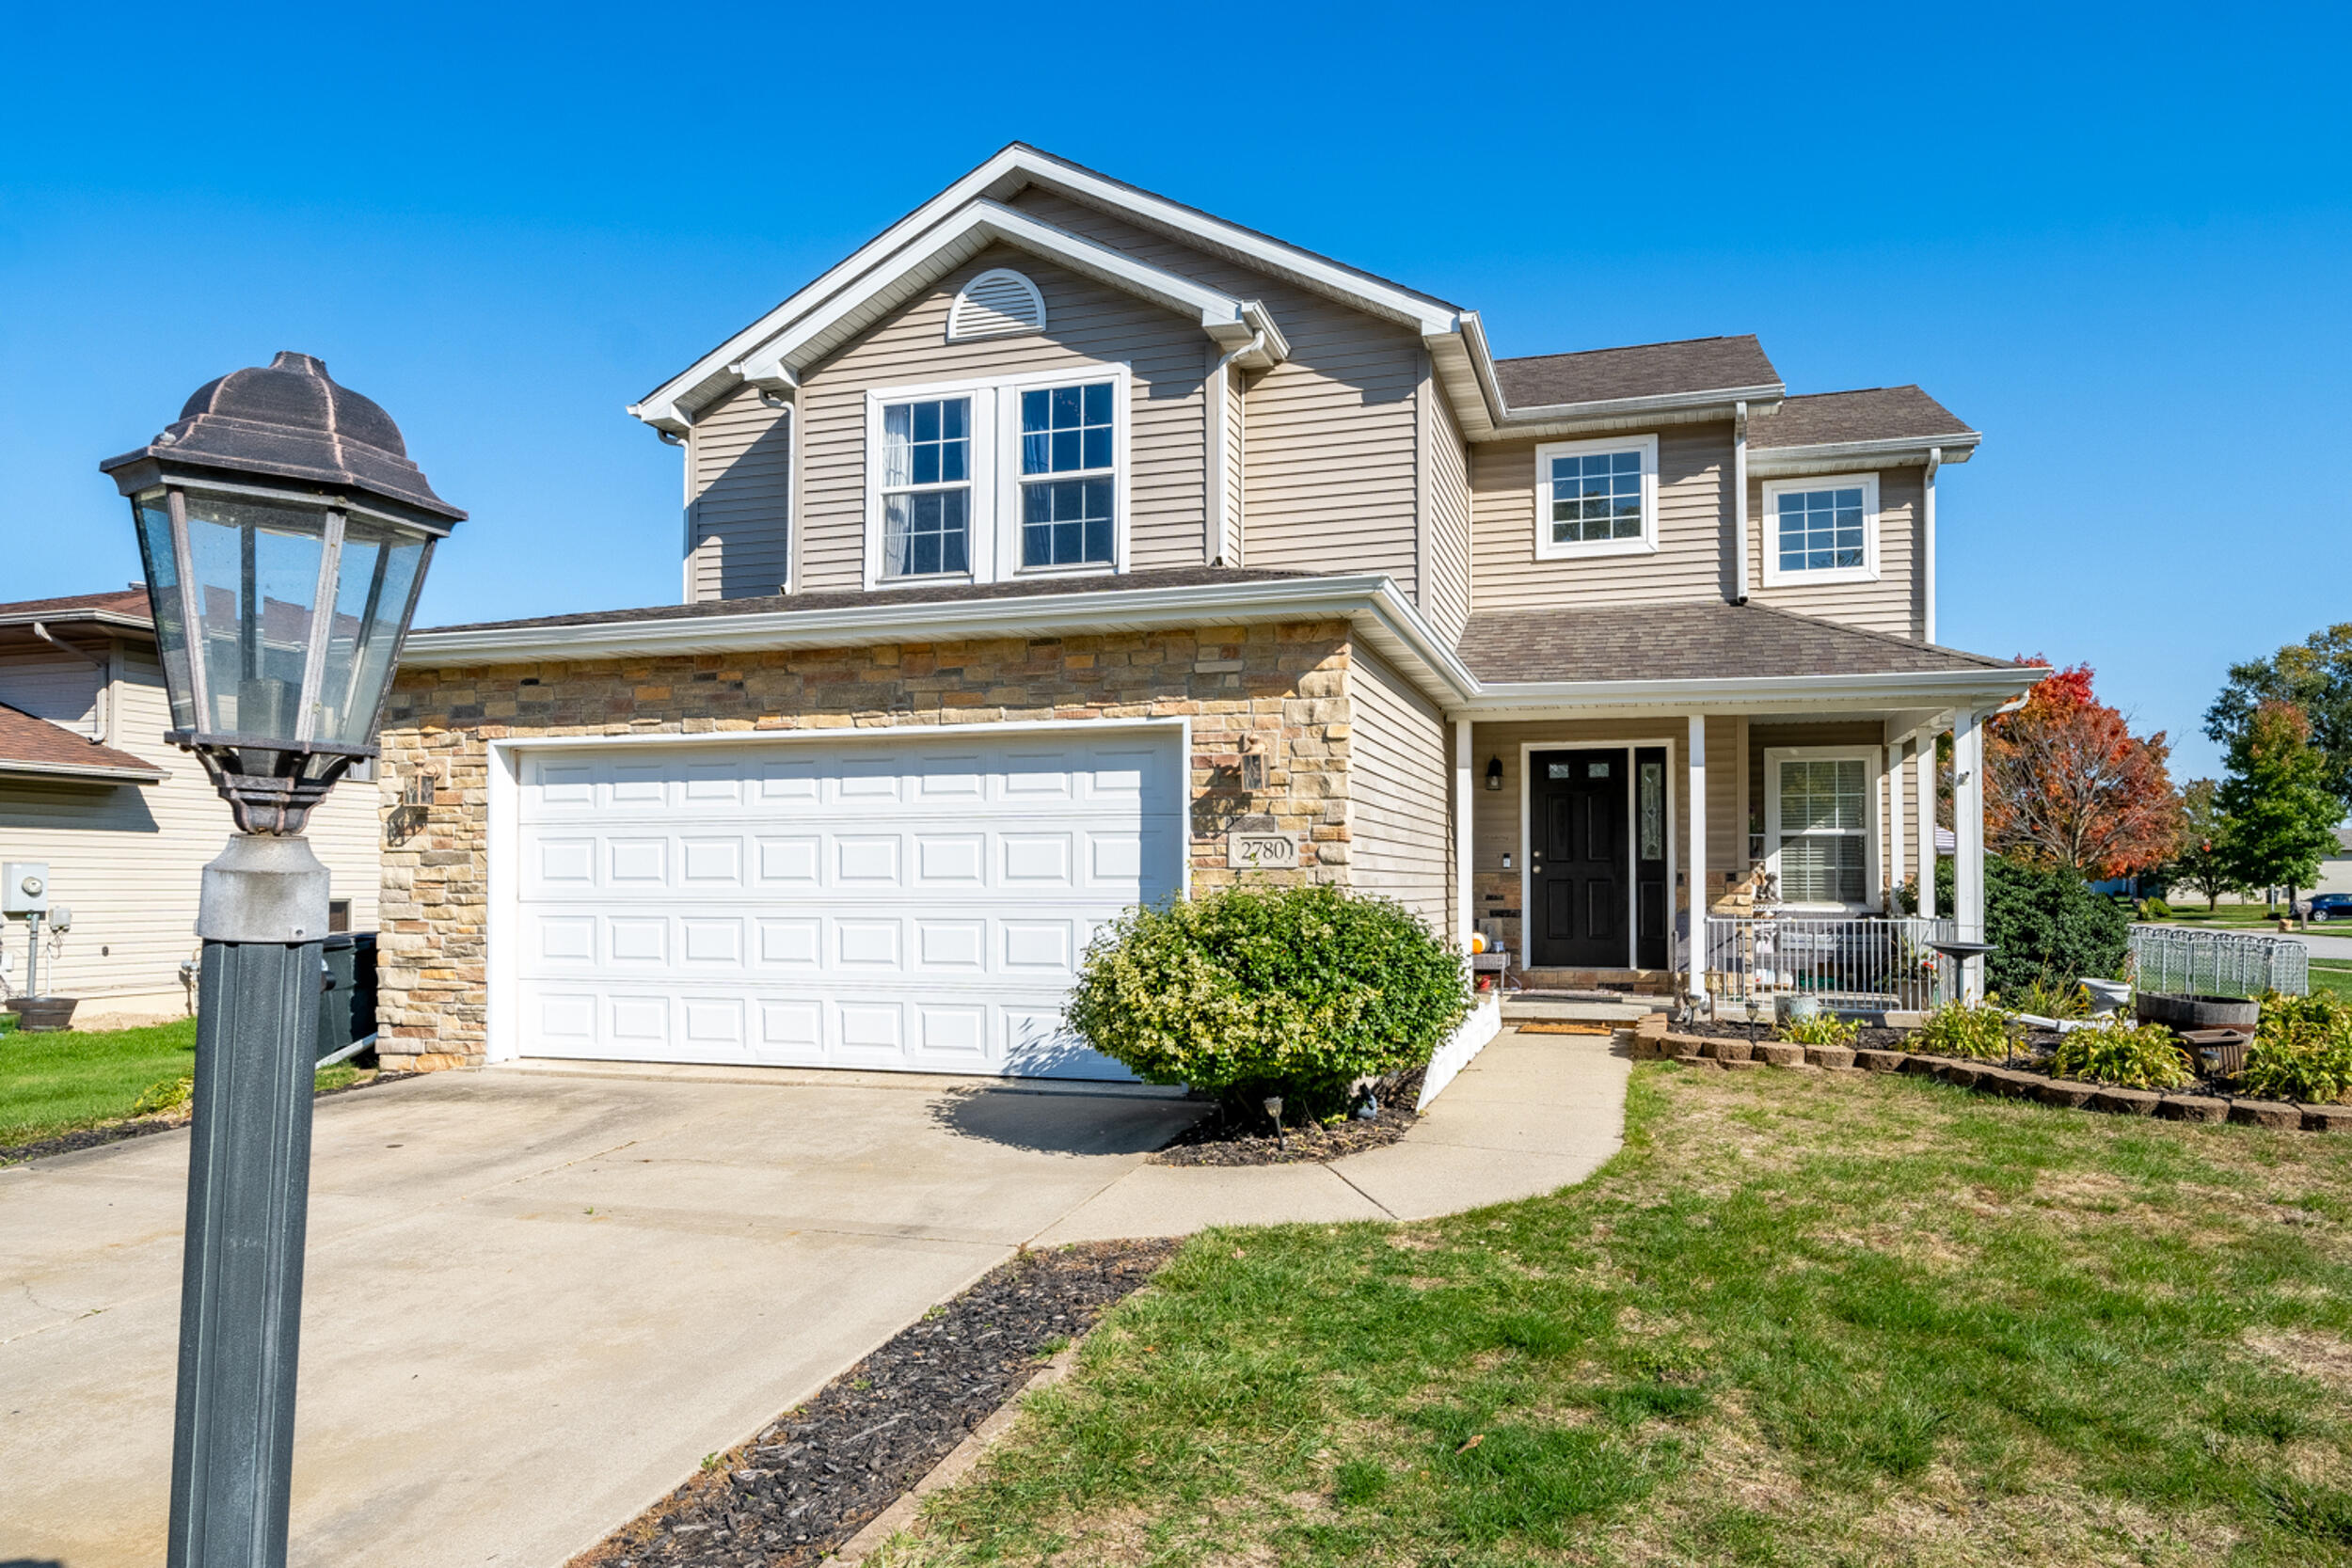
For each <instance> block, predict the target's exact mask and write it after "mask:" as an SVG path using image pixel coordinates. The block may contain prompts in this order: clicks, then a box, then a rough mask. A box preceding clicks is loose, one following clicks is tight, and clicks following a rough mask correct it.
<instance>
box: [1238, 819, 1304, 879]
mask: <svg viewBox="0 0 2352 1568" xmlns="http://www.w3.org/2000/svg"><path fill="white" fill-rule="evenodd" d="M1225 863H1226V864H1227V865H1230V866H1232V868H1233V869H1234V870H1236V871H1286V870H1289V869H1291V868H1292V867H1294V866H1295V865H1296V864H1297V863H1298V838H1297V835H1295V834H1294V833H1286V832H1282V830H1281V829H1279V828H1278V827H1276V826H1275V825H1274V818H1273V817H1271V816H1245V817H1243V818H1242V819H1241V820H1240V821H1238V822H1236V823H1234V824H1233V826H1232V831H1231V832H1228V833H1227V834H1226V835H1225Z"/></svg>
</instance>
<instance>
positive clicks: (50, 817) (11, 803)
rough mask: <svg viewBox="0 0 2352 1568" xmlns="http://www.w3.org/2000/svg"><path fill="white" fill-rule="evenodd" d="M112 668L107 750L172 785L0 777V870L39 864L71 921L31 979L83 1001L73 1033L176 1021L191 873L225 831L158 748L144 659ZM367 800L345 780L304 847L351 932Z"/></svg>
mask: <svg viewBox="0 0 2352 1568" xmlns="http://www.w3.org/2000/svg"><path fill="white" fill-rule="evenodd" d="M117 667H118V670H119V672H120V675H119V678H118V680H117V681H116V683H115V685H114V687H113V689H112V693H111V700H112V702H113V703H114V704H115V705H116V707H117V712H118V723H117V725H116V729H115V741H114V744H115V745H116V746H117V747H118V748H119V749H120V750H122V751H126V752H130V753H131V754H132V755H133V756H135V757H139V758H141V759H143V760H145V761H147V762H150V763H152V764H154V765H155V766H156V767H157V768H162V769H164V770H165V771H166V772H167V773H169V774H170V777H169V778H167V779H166V780H164V781H163V782H162V783H161V784H145V785H140V784H67V783H64V782H62V781H58V782H49V781H44V780H39V779H30V778H24V777H8V778H5V779H0V859H7V860H12V861H13V860H31V861H47V862H48V863H49V870H50V881H51V896H52V898H53V899H54V901H55V902H56V903H58V904H63V905H66V906H68V907H69V908H71V909H72V911H73V928H72V930H70V931H68V932H67V933H66V934H65V935H64V936H63V937H61V938H59V939H57V941H56V944H55V946H54V947H53V946H52V944H51V943H50V942H47V941H46V940H44V942H43V943H42V947H43V951H42V954H41V974H42V990H49V991H53V992H56V994H59V995H64V996H75V997H79V998H81V999H82V1006H81V1010H80V1012H79V1014H77V1022H79V1021H81V1020H83V1019H103V1018H105V1017H107V1016H109V1015H119V1016H163V1015H177V1014H179V1013H181V1012H183V1010H184V1008H185V1003H186V993H185V991H184V990H183V988H182V986H181V983H180V963H181V960H182V959H183V958H194V957H195V956H196V951H197V940H196V937H195V935H194V927H195V925H196V901H197V893H198V888H199V875H200V873H201V872H202V869H203V867H204V863H206V862H207V861H210V860H211V859H212V858H213V857H214V856H215V855H217V854H219V853H220V850H221V847H222V846H223V845H224V844H226V843H227V842H228V840H229V833H230V818H229V807H228V806H227V804H225V803H224V802H223V801H222V800H221V799H220V797H219V796H218V795H216V794H215V793H214V790H213V786H212V784H211V782H210V781H209V780H207V779H206V778H205V776H204V769H203V768H202V766H201V765H200V764H199V763H198V762H197V760H196V758H194V757H193V756H190V755H189V754H188V753H187V752H182V751H179V750H176V749H175V748H173V747H171V746H168V745H166V744H165V743H164V741H163V739H162V736H163V732H164V731H165V730H166V729H167V728H169V727H170V709H169V705H167V703H166V702H165V700H164V689H163V677H162V672H161V671H160V670H159V669H158V668H157V666H156V664H155V660H154V657H153V654H152V652H151V651H149V650H145V649H132V650H130V651H128V652H126V653H123V654H120V655H118V659H117ZM377 800H378V786H377V785H375V784H359V783H353V782H350V781H345V782H344V783H342V784H338V785H336V786H335V790H334V792H333V793H332V794H330V795H329V796H328V797H327V798H326V803H325V804H324V805H322V806H320V807H319V808H318V810H316V811H314V812H313V813H311V815H310V843H311V846H312V847H313V849H314V850H315V851H316V853H317V855H318V857H319V859H320V860H322V861H324V862H325V863H326V866H327V869H328V871H329V872H331V873H332V875H333V883H332V888H331V893H330V895H331V896H332V897H335V898H348V899H350V900H351V902H352V911H351V915H352V919H351V925H352V929H354V930H360V931H372V930H373V929H375V927H376V910H377V893H378V889H377V879H378V875H379V872H378V855H377V845H378V843H379V842H380V840H379V830H378V827H377ZM24 937H25V930H24V925H23V923H21V922H17V921H11V922H9V923H8V928H7V930H6V932H5V933H0V942H6V944H7V947H8V958H9V969H8V982H9V987H10V989H11V990H15V989H17V988H21V987H22V986H23V985H24V978H25V974H24ZM102 949H103V951H102ZM53 952H54V954H55V957H54V959H53V957H52V954H53Z"/></svg>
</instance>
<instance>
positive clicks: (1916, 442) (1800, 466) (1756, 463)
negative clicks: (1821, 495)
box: [1748, 431, 1984, 479]
mask: <svg viewBox="0 0 2352 1568" xmlns="http://www.w3.org/2000/svg"><path fill="white" fill-rule="evenodd" d="M1983 439H1984V437H1982V436H1979V435H1977V434H1976V433H1975V432H1973V431H1961V432H1957V433H1955V434H1952V435H1949V436H1887V437H1885V438H1883V439H1880V440H1875V441H1823V442H1819V443H1817V444H1815V445H1812V446H1804V447H1758V448H1756V451H1754V452H1752V453H1750V454H1749V457H1748V471H1749V472H1750V473H1753V474H1755V475H1756V476H1758V477H1759V478H1765V479H1771V478H1776V477H1781V476H1786V475H1791V474H1827V473H1836V472H1837V471H1838V470H1840V469H1843V468H1907V467H1913V466H1915V465H1918V464H1925V463H1931V462H1941V463H1965V462H1967V461H1968V459H1969V457H1970V455H1971V454H1973V453H1974V452H1975V451H1976V450H1977V447H1978V445H1979V443H1980V442H1982V440H1983ZM1939 453H1940V454H1941V455H1940V456H1939V455H1937V454H1939Z"/></svg>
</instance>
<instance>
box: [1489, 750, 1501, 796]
mask: <svg viewBox="0 0 2352 1568" xmlns="http://www.w3.org/2000/svg"><path fill="white" fill-rule="evenodd" d="M1486 787H1487V788H1488V789H1501V788H1502V758H1501V757H1499V756H1494V757H1488V758H1487V759H1486Z"/></svg>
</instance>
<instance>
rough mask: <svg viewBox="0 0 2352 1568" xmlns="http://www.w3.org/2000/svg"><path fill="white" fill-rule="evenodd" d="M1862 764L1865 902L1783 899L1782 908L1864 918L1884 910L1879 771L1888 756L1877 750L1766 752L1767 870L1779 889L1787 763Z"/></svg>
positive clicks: (1789, 749)
mask: <svg viewBox="0 0 2352 1568" xmlns="http://www.w3.org/2000/svg"><path fill="white" fill-rule="evenodd" d="M1814 761H1836V762H1859V763H1861V764H1862V777H1863V789H1862V901H1861V902H1860V903H1857V904H1849V903H1845V902H1842V901H1840V902H1837V903H1798V902H1796V901H1794V900H1792V899H1784V900H1783V903H1782V907H1783V908H1784V909H1791V910H1824V911H1840V912H1843V913H1847V914H1861V913H1866V912H1868V911H1875V910H1877V909H1878V908H1879V895H1878V889H1879V879H1880V872H1879V796H1880V794H1881V793H1882V792H1883V783H1882V782H1881V781H1880V780H1879V779H1878V777H1877V774H1878V771H1879V770H1880V769H1881V768H1883V767H1884V766H1885V762H1886V756H1885V753H1884V752H1882V751H1881V750H1880V749H1879V748H1878V747H1876V746H1772V747H1768V748H1766V749H1765V752H1764V868H1765V869H1766V870H1767V871H1770V872H1771V873H1772V879H1773V881H1774V883H1775V885H1780V765H1781V764H1782V763H1784V762H1814Z"/></svg>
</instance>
